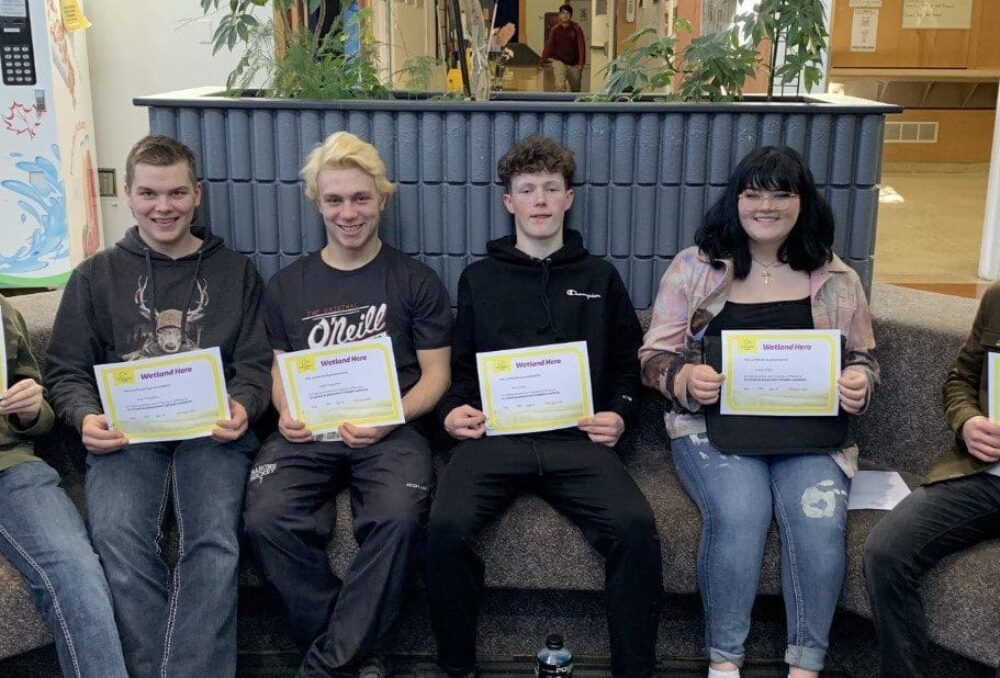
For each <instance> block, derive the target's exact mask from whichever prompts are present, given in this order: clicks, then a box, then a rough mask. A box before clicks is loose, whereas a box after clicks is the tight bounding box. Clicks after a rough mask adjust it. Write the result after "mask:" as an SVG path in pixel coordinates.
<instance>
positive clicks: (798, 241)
mask: <svg viewBox="0 0 1000 678" xmlns="http://www.w3.org/2000/svg"><path fill="white" fill-rule="evenodd" d="M695 242H696V243H697V244H696V246H694V247H690V248H688V249H685V250H683V251H681V252H679V253H678V254H677V255H676V256H675V257H674V259H673V261H672V262H671V265H670V267H669V269H668V270H667V272H666V273H665V274H664V275H663V278H662V280H661V281H660V287H659V290H658V292H657V296H656V301H655V302H654V307H653V318H652V322H651V324H650V328H649V331H648V332H647V333H646V336H645V339H644V344H643V347H642V348H641V349H640V351H639V357H640V360H641V361H642V368H643V372H642V377H643V382H644V383H645V384H646V385H647V386H648V387H650V388H654V389H656V390H658V391H659V392H661V393H663V395H665V396H666V397H667V399H668V400H669V401H670V405H671V407H670V408H669V411H668V412H667V414H666V415H665V417H664V420H665V423H666V427H667V432H668V434H669V436H670V438H671V451H672V456H673V460H674V465H675V467H676V469H677V473H678V476H679V477H680V480H681V483H682V484H683V485H684V488H685V489H686V490H687V492H688V494H689V495H690V496H691V497H692V499H693V500H694V501H695V503H697V504H698V508H699V509H700V511H701V515H702V519H703V528H702V540H701V545H700V549H699V553H698V582H699V588H700V590H701V595H702V601H703V604H704V607H705V626H706V628H705V647H706V652H707V654H708V658H709V661H710V662H711V663H710V667H709V674H708V675H709V676H710V678H723V677H725V678H736V677H738V676H739V667H740V666H741V665H742V664H743V660H744V641H745V640H746V637H747V633H748V632H749V628H750V611H751V608H752V607H753V602H754V598H755V596H756V593H757V584H758V581H759V578H760V568H761V560H762V557H763V552H764V542H765V539H766V536H767V532H768V529H769V527H770V524H771V520H772V518H774V519H775V520H776V521H777V524H778V528H779V532H780V534H781V539H782V589H783V596H784V600H785V608H786V613H787V619H788V645H787V649H786V653H785V661H786V662H787V663H788V665H789V675H790V676H791V677H792V678H812V677H814V676H818V675H819V671H820V669H822V668H823V662H824V659H825V655H826V650H827V646H828V643H829V629H830V623H831V621H832V619H833V613H834V609H835V606H836V602H837V598H838V597H839V595H840V589H841V584H842V581H843V577H844V560H845V556H844V550H845V545H844V526H845V524H846V518H847V495H848V490H849V488H850V478H851V476H853V474H854V472H855V471H856V470H857V447H856V446H854V445H852V444H850V443H849V441H848V440H847V439H846V438H841V441H842V443H843V444H842V445H840V444H838V445H836V447H835V448H832V449H831V448H830V447H827V448H826V450H825V452H826V453H823V454H816V453H812V450H815V449H816V445H814V443H815V441H813V440H810V439H811V438H813V437H814V436H813V435H812V431H814V430H816V429H818V428H819V427H821V426H826V425H827V423H828V422H829V421H830V419H829V418H826V420H825V421H824V422H822V423H821V422H818V421H817V422H816V426H813V421H812V419H809V420H805V421H801V420H800V421H799V422H797V424H796V428H794V429H792V428H790V426H791V425H792V424H791V423H790V422H789V421H787V420H786V418H770V419H768V420H763V419H762V418H760V417H754V418H747V419H744V420H743V423H744V424H745V425H746V430H747V436H748V437H749V436H750V435H751V434H750V431H751V430H753V429H756V430H757V433H758V438H759V439H761V440H763V441H764V442H763V443H762V444H761V446H760V448H758V449H754V450H750V451H747V450H745V451H744V453H742V454H732V453H727V452H724V451H722V450H720V449H719V448H718V447H716V445H714V444H713V437H715V439H716V440H721V439H722V436H721V435H717V434H715V433H707V431H713V429H712V428H711V427H707V426H706V417H708V418H713V417H714V418H713V419H712V421H713V422H716V421H718V422H723V423H722V424H721V425H720V428H716V429H714V431H720V430H722V429H723V428H724V427H725V426H730V427H731V426H732V425H733V424H732V422H733V421H734V420H732V419H728V420H727V418H726V417H722V418H720V417H718V401H719V394H720V389H721V386H722V381H723V376H722V375H721V374H720V373H719V372H718V371H717V368H718V367H719V366H718V365H716V366H715V367H713V366H711V365H709V364H706V359H705V355H706V352H705V347H706V345H712V342H713V341H714V342H718V338H719V336H720V334H721V332H722V330H727V329H728V330H735V329H741V330H772V329H789V330H790V329H836V330H840V333H841V337H842V338H843V340H845V343H844V345H843V346H844V350H843V351H842V355H843V358H844V360H843V369H842V372H841V375H840V379H839V381H838V390H839V398H840V407H841V409H842V410H843V412H845V413H848V414H857V413H859V412H861V411H863V410H864V409H865V408H866V407H867V405H868V402H869V400H870V399H871V396H872V393H873V391H874V387H875V385H876V384H877V383H878V379H879V372H878V364H877V363H876V362H875V359H874V358H873V357H872V349H873V348H874V346H875V341H874V337H873V335H872V326H871V315H870V313H869V310H868V304H867V302H866V300H865V294H864V290H863V288H862V286H861V282H860V280H859V279H858V276H857V274H856V273H855V272H854V271H853V270H852V269H851V268H849V267H848V266H847V265H846V264H845V263H844V262H843V261H841V260H840V258H839V257H837V255H835V254H834V253H833V251H832V249H831V246H832V244H833V214H832V212H831V210H830V207H829V205H828V204H827V203H826V201H825V200H824V199H823V198H822V196H820V195H819V193H818V191H817V189H816V184H815V183H814V181H813V178H812V174H811V173H810V171H809V169H808V168H807V167H806V166H805V163H804V162H803V160H802V158H801V156H800V155H799V154H798V153H797V152H795V151H794V150H792V149H790V148H775V147H764V148H760V149H757V150H755V151H752V152H751V153H750V154H748V155H747V156H746V157H745V158H743V160H742V161H740V163H739V164H738V165H737V167H736V169H735V170H734V171H733V173H732V176H731V177H730V180H729V184H728V185H727V187H726V190H725V192H724V193H723V195H722V197H721V198H719V200H718V201H717V202H716V203H715V204H714V205H713V206H712V207H711V209H709V211H708V213H707V214H706V216H705V223H704V224H703V225H702V227H701V228H700V229H699V230H698V232H697V233H696V234H695ZM716 345H717V343H716ZM815 419H816V420H818V419H820V418H815ZM792 430H794V431H796V433H794V434H789V431H792ZM844 431H845V432H846V426H845V428H844ZM803 432H804V435H803ZM738 435H739V436H742V435H743V433H742V430H741V431H740V433H739V434H738ZM731 439H732V437H730V440H731ZM800 440H801V452H799V449H800V448H799V441H800ZM772 445H773V447H772ZM819 447H822V445H820V446H819ZM727 449H728V448H727ZM789 450H792V453H788V452H789ZM747 452H752V453H747ZM779 452H780V453H779Z"/></svg>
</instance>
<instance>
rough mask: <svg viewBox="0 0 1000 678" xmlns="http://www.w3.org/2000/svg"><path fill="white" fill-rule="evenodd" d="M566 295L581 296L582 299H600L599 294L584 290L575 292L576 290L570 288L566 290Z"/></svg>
mask: <svg viewBox="0 0 1000 678" xmlns="http://www.w3.org/2000/svg"><path fill="white" fill-rule="evenodd" d="M566 296H567V297H583V298H584V299H600V298H601V295H600V294H587V293H586V292H577V291H576V290H574V289H572V288H570V289H568V290H566Z"/></svg>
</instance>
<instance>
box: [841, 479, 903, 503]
mask: <svg viewBox="0 0 1000 678" xmlns="http://www.w3.org/2000/svg"><path fill="white" fill-rule="evenodd" d="M909 493H910V488H909V487H907V485H906V481H904V480H903V477H902V476H901V475H899V474H898V473H896V472H895V471H858V472H857V473H855V474H854V479H853V480H851V496H850V498H849V499H848V501H847V510H848V511H851V510H853V509H878V510H880V511H891V510H892V509H893V508H895V506H896V504H898V503H899V502H901V501H903V499H905V498H906V495H908V494H909Z"/></svg>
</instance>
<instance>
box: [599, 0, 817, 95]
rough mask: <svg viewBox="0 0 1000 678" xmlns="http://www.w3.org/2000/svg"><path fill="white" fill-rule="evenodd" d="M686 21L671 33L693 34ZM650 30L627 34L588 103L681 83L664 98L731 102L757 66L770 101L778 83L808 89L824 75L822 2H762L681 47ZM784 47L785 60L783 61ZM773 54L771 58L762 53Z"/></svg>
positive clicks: (675, 41) (795, 0) (672, 37)
mask: <svg viewBox="0 0 1000 678" xmlns="http://www.w3.org/2000/svg"><path fill="white" fill-rule="evenodd" d="M691 31H692V26H691V23H690V22H689V21H687V20H686V19H683V18H680V19H677V20H676V21H675V22H674V33H675V35H676V34H678V33H690V32H691ZM655 34H656V31H655V29H653V28H648V27H647V28H643V29H640V30H639V31H637V32H635V33H633V34H632V35H631V36H629V37H628V38H627V39H626V44H628V45H630V46H629V47H628V48H627V49H625V50H623V51H622V53H621V54H620V55H619V56H618V57H616V58H615V59H613V60H612V61H610V62H609V63H608V66H607V73H608V77H607V80H606V82H605V84H604V86H603V87H602V88H601V89H600V90H598V91H596V92H594V93H593V94H592V95H590V96H589V97H586V98H585V100H587V101H627V100H635V99H637V98H639V97H642V96H644V95H645V96H648V95H649V93H650V90H661V89H663V88H665V87H667V86H671V85H674V84H675V83H677V81H678V80H679V84H678V86H677V87H676V88H675V89H674V91H673V92H671V93H669V94H661V95H657V96H658V97H659V98H662V99H663V100H667V101H689V102H695V101H733V100H737V99H740V98H741V97H742V94H743V87H744V85H745V83H746V81H747V79H748V78H751V77H753V75H754V73H755V72H756V71H757V69H759V68H762V69H764V70H765V71H766V72H767V75H768V77H767V82H768V92H767V98H768V101H770V100H771V99H773V97H774V89H775V84H776V82H780V83H781V84H782V85H784V84H787V83H790V82H792V81H797V89H798V87H799V86H801V85H802V84H804V85H805V89H806V91H807V92H809V91H812V88H813V87H815V86H816V85H817V84H819V82H820V81H821V80H822V71H821V67H822V61H823V52H824V51H825V50H826V47H827V38H828V37H829V36H828V33H827V31H826V25H825V20H824V14H823V5H822V3H821V1H820V0H761V2H760V4H758V5H757V6H756V8H755V11H753V12H750V13H747V14H742V15H740V16H737V17H736V21H735V23H734V25H733V26H732V27H730V28H729V29H727V30H723V31H719V32H717V33H709V34H707V35H702V36H698V37H696V38H694V39H693V40H691V42H690V43H689V44H688V45H687V46H686V47H685V48H684V49H683V50H681V51H680V52H677V50H676V46H677V38H676V37H675V35H671V36H667V37H663V38H659V39H652V40H649V38H651V37H652V36H655ZM781 47H784V52H783V56H784V61H783V63H781V64H780V65H778V59H779V56H782V53H781V52H780V51H779V50H780V48H781ZM763 48H766V51H767V52H769V53H770V54H769V56H770V58H769V59H766V60H765V59H764V58H763V57H762V55H761V52H762V49H763Z"/></svg>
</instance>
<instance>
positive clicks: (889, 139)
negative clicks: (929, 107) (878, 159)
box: [885, 121, 938, 144]
mask: <svg viewBox="0 0 1000 678" xmlns="http://www.w3.org/2000/svg"><path fill="white" fill-rule="evenodd" d="M937 140H938V123H937V122H911V121H905V122H904V121H898V122H896V121H893V122H886V123H885V143H887V144H936V143H937Z"/></svg>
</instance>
